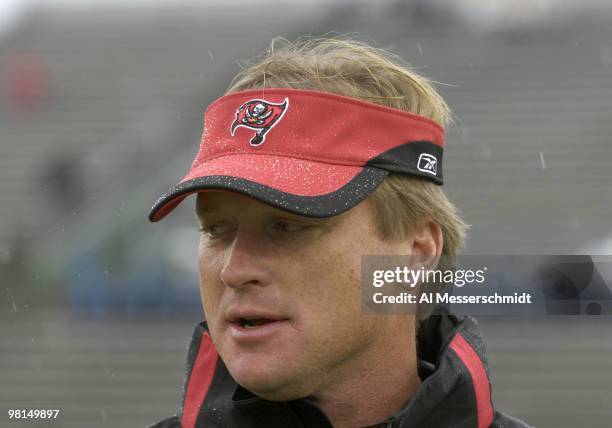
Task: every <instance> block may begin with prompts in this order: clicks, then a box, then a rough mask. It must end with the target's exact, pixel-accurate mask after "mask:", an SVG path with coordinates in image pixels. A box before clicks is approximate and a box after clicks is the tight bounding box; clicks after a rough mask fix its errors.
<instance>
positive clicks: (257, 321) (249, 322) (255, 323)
mask: <svg viewBox="0 0 612 428" xmlns="http://www.w3.org/2000/svg"><path fill="white" fill-rule="evenodd" d="M276 321H278V320H273V319H270V318H252V319H249V318H239V319H238V321H237V324H239V325H240V327H242V328H246V329H251V328H255V327H259V326H261V325H266V324H269V323H271V322H276Z"/></svg>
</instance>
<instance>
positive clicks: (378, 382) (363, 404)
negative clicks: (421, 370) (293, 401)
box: [309, 324, 421, 428]
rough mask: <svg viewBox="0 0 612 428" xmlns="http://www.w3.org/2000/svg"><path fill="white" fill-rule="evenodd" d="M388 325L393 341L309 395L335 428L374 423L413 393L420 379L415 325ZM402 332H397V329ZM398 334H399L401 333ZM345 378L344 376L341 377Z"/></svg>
mask: <svg viewBox="0 0 612 428" xmlns="http://www.w3.org/2000/svg"><path fill="white" fill-rule="evenodd" d="M406 327H407V326H405V325H404V326H403V327H402V328H401V329H388V330H387V331H392V332H395V336H392V338H391V339H392V341H390V342H389V341H387V343H379V344H378V345H376V346H374V347H373V348H374V349H373V352H372V353H366V354H364V358H362V359H361V361H358V362H356V364H354V365H352V366H351V367H350V369H349V370H348V371H347V373H346V376H344V377H343V378H341V379H340V380H339V381H338V379H336V381H335V382H333V385H330V387H329V388H326V389H324V390H322V391H320V392H319V393H317V394H315V395H313V396H311V397H310V398H309V399H310V400H311V401H312V402H313V404H315V405H317V406H318V407H319V408H320V409H321V410H322V411H323V412H324V413H325V415H326V416H327V417H328V419H329V420H330V421H331V422H332V425H333V426H334V427H335V428H346V427H356V426H369V425H375V424H377V423H381V422H383V421H385V420H386V419H387V418H388V417H389V416H391V415H392V414H394V413H396V412H397V411H399V410H400V409H402V407H404V405H405V404H406V403H407V402H408V400H409V399H410V398H411V397H412V396H413V395H414V393H415V392H416V390H417V389H418V387H419V385H420V384H421V380H420V378H419V376H418V371H417V364H416V342H415V335H414V325H413V324H411V325H410V326H409V331H410V332H411V334H405V333H404V332H406ZM400 331H401V332H402V334H397V332H400ZM398 336H399V337H398ZM342 379H344V380H342Z"/></svg>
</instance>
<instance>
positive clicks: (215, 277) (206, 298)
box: [198, 248, 223, 321]
mask: <svg viewBox="0 0 612 428" xmlns="http://www.w3.org/2000/svg"><path fill="white" fill-rule="evenodd" d="M198 267H199V280H200V281H199V282H200V299H201V301H202V307H203V308H204V312H205V314H206V318H207V320H209V321H210V320H214V318H215V315H216V314H215V312H214V311H215V308H217V307H219V301H220V300H221V294H222V292H223V286H222V284H221V281H220V279H219V278H220V276H219V275H220V272H221V267H220V265H219V263H218V257H215V256H214V255H213V254H210V252H206V251H205V250H203V249H202V248H200V253H199V261H198Z"/></svg>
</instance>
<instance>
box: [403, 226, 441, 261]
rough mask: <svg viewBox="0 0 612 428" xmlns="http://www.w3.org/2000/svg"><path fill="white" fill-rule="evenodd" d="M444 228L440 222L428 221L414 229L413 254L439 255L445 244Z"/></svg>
mask: <svg viewBox="0 0 612 428" xmlns="http://www.w3.org/2000/svg"><path fill="white" fill-rule="evenodd" d="M443 241H444V239H443V238H442V228H440V225H439V224H438V223H434V222H433V221H428V222H425V223H422V224H421V225H420V226H418V227H417V228H415V229H414V232H413V235H412V240H411V242H412V254H414V255H419V256H439V255H440V254H442V246H443V245H444V242H443Z"/></svg>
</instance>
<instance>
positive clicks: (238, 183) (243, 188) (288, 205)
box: [149, 167, 389, 221]
mask: <svg viewBox="0 0 612 428" xmlns="http://www.w3.org/2000/svg"><path fill="white" fill-rule="evenodd" d="M388 174H389V173H388V172H387V171H385V170H382V169H378V168H373V167H364V168H363V170H362V171H361V172H359V174H357V175H356V176H355V177H353V179H352V180H351V181H349V182H348V183H347V184H345V185H344V186H342V187H341V188H339V189H338V190H336V191H334V192H331V193H327V194H325V195H319V196H299V195H293V194H291V193H285V192H282V191H280V190H278V189H273V188H271V187H268V186H264V185H263V184H259V183H255V182H253V181H249V180H245V179H243V178H237V177H231V176H227V175H209V176H206V177H198V178H194V179H193V180H189V181H186V182H184V183H180V184H178V185H176V186H174V187H173V188H171V189H170V191H169V192H168V193H166V194H165V195H163V196H162V197H160V198H159V199H158V200H157V202H155V205H153V208H151V211H150V212H149V220H150V221H157V220H154V218H155V215H156V214H157V213H158V212H159V211H160V210H161V209H162V208H163V207H164V206H166V205H167V204H169V203H170V202H172V201H173V200H175V199H177V198H180V197H181V196H182V197H185V196H187V195H189V194H191V193H194V192H197V191H199V190H205V189H217V190H230V191H233V192H238V193H242V194H245V195H247V196H251V197H253V198H255V199H257V200H258V201H260V202H263V203H265V204H268V205H271V206H273V207H276V208H279V209H282V210H285V211H289V212H291V213H294V214H298V215H301V216H305V217H317V218H324V217H331V216H334V215H337V214H340V213H342V212H344V211H348V210H349V209H351V208H353V207H354V206H355V205H357V204H358V203H359V202H361V201H362V200H364V199H365V198H367V197H368V195H370V194H371V193H372V192H373V191H374V189H376V187H378V185H379V184H380V183H382V182H383V180H384V179H385V177H386V176H387V175H388Z"/></svg>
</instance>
